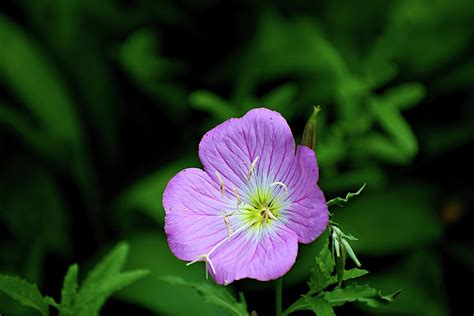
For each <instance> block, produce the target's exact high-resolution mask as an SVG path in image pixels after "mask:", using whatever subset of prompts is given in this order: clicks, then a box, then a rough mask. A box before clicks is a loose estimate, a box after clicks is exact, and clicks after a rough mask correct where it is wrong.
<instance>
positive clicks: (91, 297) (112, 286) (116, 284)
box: [74, 270, 149, 315]
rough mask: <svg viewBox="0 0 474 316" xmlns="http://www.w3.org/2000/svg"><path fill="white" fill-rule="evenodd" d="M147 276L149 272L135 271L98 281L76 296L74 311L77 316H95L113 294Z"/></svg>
mask: <svg viewBox="0 0 474 316" xmlns="http://www.w3.org/2000/svg"><path fill="white" fill-rule="evenodd" d="M148 274H149V272H148V271H146V270H135V271H131V272H124V273H120V274H117V275H114V276H109V277H108V278H106V279H103V280H100V283H97V284H96V286H94V287H91V288H88V290H87V291H85V292H83V294H82V295H78V297H77V300H76V302H75V304H74V310H75V311H76V312H77V313H79V315H92V314H94V315H96V314H98V312H99V311H100V308H101V307H102V305H103V304H104V303H105V301H106V299H107V298H108V297H110V296H111V295H112V294H113V293H115V292H117V291H119V290H121V289H123V288H125V287H127V286H129V285H130V284H132V283H134V282H136V281H138V280H140V279H142V278H144V277H145V276H147V275H148Z"/></svg>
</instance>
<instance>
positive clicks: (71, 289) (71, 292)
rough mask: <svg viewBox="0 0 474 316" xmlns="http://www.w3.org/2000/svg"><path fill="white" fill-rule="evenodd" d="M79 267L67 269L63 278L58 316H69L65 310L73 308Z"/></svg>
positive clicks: (73, 266) (74, 266)
mask: <svg viewBox="0 0 474 316" xmlns="http://www.w3.org/2000/svg"><path fill="white" fill-rule="evenodd" d="M78 270H79V267H78V265H77V264H73V265H72V266H70V267H69V269H68V271H67V273H66V276H65V277H64V282H63V289H62V291H61V310H60V313H59V315H60V316H63V315H70V314H68V313H67V312H63V309H65V310H72V308H73V306H74V299H75V296H76V292H77V287H78V285H77V274H78Z"/></svg>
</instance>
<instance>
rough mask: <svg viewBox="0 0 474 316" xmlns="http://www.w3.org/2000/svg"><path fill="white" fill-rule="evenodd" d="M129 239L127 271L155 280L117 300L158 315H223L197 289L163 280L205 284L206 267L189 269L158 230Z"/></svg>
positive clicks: (123, 293) (140, 284) (124, 292)
mask: <svg viewBox="0 0 474 316" xmlns="http://www.w3.org/2000/svg"><path fill="white" fill-rule="evenodd" d="M128 239H129V242H130V246H131V252H130V257H129V259H128V260H127V264H126V269H136V268H146V269H149V270H150V271H151V273H152V277H148V278H145V279H143V280H141V281H139V282H137V283H135V284H133V285H132V286H130V287H127V288H126V289H124V290H122V291H120V292H118V293H117V295H116V296H115V297H117V298H119V299H121V300H123V301H126V302H128V303H131V304H134V305H140V306H143V307H146V308H147V309H149V310H150V311H153V312H154V313H156V314H158V315H186V314H188V313H189V311H190V310H192V311H193V312H194V313H195V314H198V315H208V316H218V315H222V309H221V308H220V307H218V306H215V305H211V304H207V303H206V302H204V301H203V300H202V298H201V297H200V296H199V295H198V294H197V293H196V291H194V290H193V289H191V288H184V287H177V286H173V285H170V284H169V283H168V282H165V281H163V280H162V279H161V276H165V275H175V276H179V277H181V278H183V279H184V280H187V281H189V282H202V281H203V280H205V275H206V273H205V270H204V264H203V263H196V264H194V265H191V266H186V264H185V262H183V261H181V260H179V259H177V258H176V257H175V256H174V254H173V253H172V252H171V251H170V249H169V246H168V243H167V241H166V237H165V236H164V234H161V233H159V232H157V231H156V230H153V231H148V232H143V231H141V232H140V233H139V234H136V235H134V236H131V237H130V238H128ZM157 249H160V251H156V250H157ZM308 270H309V269H308ZM150 293H153V295H150ZM157 298H159V299H157ZM182 302H186V304H183V303H182Z"/></svg>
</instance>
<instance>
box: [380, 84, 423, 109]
mask: <svg viewBox="0 0 474 316" xmlns="http://www.w3.org/2000/svg"><path fill="white" fill-rule="evenodd" d="M425 94H426V91H425V88H424V87H423V86H422V85H421V84H419V83H405V84H401V85H398V86H395V87H393V88H391V89H389V90H387V91H386V92H385V93H384V94H383V95H382V97H381V99H382V102H383V103H384V104H385V106H390V107H392V108H394V109H399V110H406V109H409V108H411V107H413V106H414V105H416V104H418V103H419V102H420V101H421V100H423V98H424V97H425Z"/></svg>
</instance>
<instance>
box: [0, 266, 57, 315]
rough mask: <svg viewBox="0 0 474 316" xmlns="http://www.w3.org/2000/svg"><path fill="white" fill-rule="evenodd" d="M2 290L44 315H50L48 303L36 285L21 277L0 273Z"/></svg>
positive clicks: (0, 289) (0, 287) (0, 288)
mask: <svg viewBox="0 0 474 316" xmlns="http://www.w3.org/2000/svg"><path fill="white" fill-rule="evenodd" d="M0 291H2V292H4V293H5V294H7V295H8V296H10V297H11V298H13V299H14V300H16V301H17V302H18V303H20V304H21V305H24V306H27V307H31V308H34V309H36V310H37V311H39V312H40V313H41V315H43V316H47V315H49V310H48V305H47V304H46V303H45V302H44V300H43V297H42V296H41V293H40V292H39V290H38V288H37V287H36V285H34V284H31V283H29V282H27V281H25V280H23V279H20V278H19V277H13V276H7V275H0Z"/></svg>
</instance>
